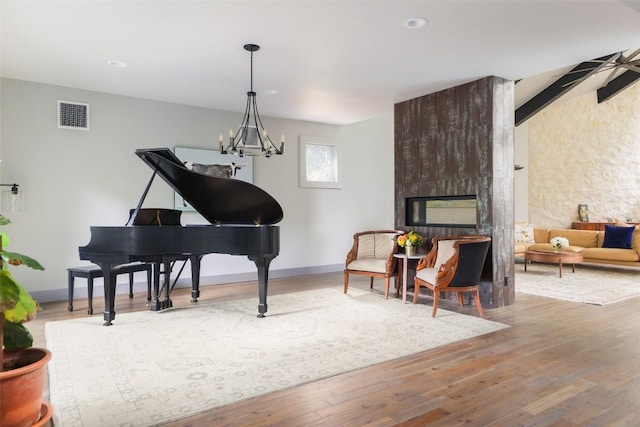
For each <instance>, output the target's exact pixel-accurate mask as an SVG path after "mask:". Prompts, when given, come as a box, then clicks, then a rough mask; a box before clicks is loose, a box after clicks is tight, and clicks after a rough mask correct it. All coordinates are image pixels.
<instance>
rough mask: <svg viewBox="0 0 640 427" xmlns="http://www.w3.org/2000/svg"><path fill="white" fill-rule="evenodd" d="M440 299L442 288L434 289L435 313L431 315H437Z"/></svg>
mask: <svg viewBox="0 0 640 427" xmlns="http://www.w3.org/2000/svg"><path fill="white" fill-rule="evenodd" d="M438 301H440V289H438V288H434V289H433V313H431V317H436V311H438Z"/></svg>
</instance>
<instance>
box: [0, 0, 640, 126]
mask: <svg viewBox="0 0 640 427" xmlns="http://www.w3.org/2000/svg"><path fill="white" fill-rule="evenodd" d="M411 17H424V18H426V19H427V20H428V21H429V23H428V25H427V26H426V27H424V28H421V29H414V30H410V29H407V28H405V27H404V26H403V22H404V21H405V20H406V19H408V18H411ZM0 25H1V27H0V42H1V45H0V48H1V59H0V61H1V63H0V71H1V75H2V77H7V78H13V79H21V80H29V81H34V82H41V83H47V84H54V85H61V86H69V87H74V88H80V89H88V90H93V91H100V92H107V93H113V94H119V95H128V96H135V97H141V98H148V99H154V100H161V101H169V102H176V103H181V104H188V105H194V106H202V107H209V108H215V109H221V110H229V111H244V105H245V102H246V95H245V94H246V92H247V91H248V90H249V80H250V79H249V53H248V52H246V51H245V50H244V49H243V48H242V46H243V45H244V44H246V43H256V44H259V45H261V46H262V48H261V49H260V51H259V52H256V53H255V54H254V90H255V91H256V92H257V93H258V97H257V99H258V107H259V109H260V114H261V115H262V116H273V117H283V118H292V119H299V120H309V121H315V122H324V123H335V124H346V123H352V122H355V121H360V120H364V119H367V118H371V117H376V116H379V115H382V114H385V113H388V112H391V111H392V110H393V104H394V103H396V102H400V101H405V100H407V99H411V98H415V97H418V96H422V95H425V94H428V93H432V92H435V91H438V90H442V89H445V88H448V87H452V86H456V85H459V84H462V83H465V82H469V81H472V80H476V79H479V78H482V77H485V76H488V75H496V76H499V77H503V78H506V79H513V80H518V79H523V78H528V77H531V76H536V75H539V74H541V73H544V72H547V71H549V70H557V69H559V68H562V67H569V66H571V65H575V64H578V63H580V62H582V61H585V60H589V59H592V58H597V57H600V56H603V55H606V54H610V53H613V52H616V51H623V50H627V49H631V48H634V47H636V46H640V0H637V1H624V2H622V1H616V0H600V1H577V0H576V1H558V0H556V1H542V0H541V1H538V0H531V1H526V0H521V1H482V0H477V1H455V0H447V1H362V0H360V1H356V0H352V1H305V0H299V1H266V0H264V1H242V0H235V1H187V0H177V1H141V0H133V1H55V0H45V1H30V0H16V1H11V0H2V1H1V2H0ZM109 60H120V61H123V62H125V63H127V65H128V67H127V68H114V67H110V66H109V65H107V62H108V61H109ZM555 73H556V74H557V72H555ZM603 74H604V73H603ZM550 75H551V76H553V75H554V72H552V73H550ZM549 79H550V77H549V75H548V76H547V77H546V80H549ZM528 81H529V80H528V79H526V80H525V81H523V82H521V83H522V84H521V83H519V84H518V85H516V95H517V99H516V106H518V105H520V104H521V103H522V102H524V101H526V100H527V99H528V97H530V96H531V95H532V94H534V93H535V92H536V91H538V90H539V89H541V88H542V87H544V85H545V84H548V83H550V81H548V82H546V83H541V82H537V83H536V84H533V85H529V86H531V87H528V86H527V84H525V82H528ZM581 86H582V85H581ZM266 89H277V90H278V91H279V93H278V94H276V95H267V94H265V93H264V90H266Z"/></svg>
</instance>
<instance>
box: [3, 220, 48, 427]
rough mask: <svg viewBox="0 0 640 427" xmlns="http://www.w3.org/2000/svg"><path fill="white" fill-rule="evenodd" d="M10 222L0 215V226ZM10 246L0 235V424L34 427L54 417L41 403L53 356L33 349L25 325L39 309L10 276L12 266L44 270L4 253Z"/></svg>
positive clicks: (28, 260) (33, 262)
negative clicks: (42, 419) (47, 367)
mask: <svg viewBox="0 0 640 427" xmlns="http://www.w3.org/2000/svg"><path fill="white" fill-rule="evenodd" d="M10 222H11V221H9V219H8V218H6V217H4V216H2V215H0V226H4V225H7V224H9V223H10ZM8 244H9V237H8V236H7V235H6V234H5V233H3V232H0V255H1V257H0V338H2V340H1V342H2V347H1V348H0V408H1V409H2V410H1V411H0V425H1V426H3V427H9V426H31V425H33V424H35V423H36V422H38V421H39V420H41V418H43V417H44V416H49V417H50V416H51V409H50V407H49V406H48V405H44V406H43V404H42V391H43V389H44V381H45V376H46V364H47V362H48V361H49V360H50V359H51V353H50V352H49V351H48V350H47V349H44V348H35V347H32V346H33V337H32V336H31V333H30V332H29V330H28V329H27V328H26V327H25V326H24V323H25V322H28V321H29V320H31V319H33V318H34V317H35V315H36V313H37V312H38V310H39V306H38V303H37V301H35V300H34V299H33V298H32V297H31V295H30V294H29V292H27V290H26V289H25V288H24V287H23V286H22V285H21V284H20V283H19V282H18V281H16V280H15V279H14V277H13V276H12V275H11V272H10V271H9V266H10V265H11V266H19V265H25V266H27V267H30V268H34V269H36V270H44V267H42V265H40V263H39V262H38V261H36V260H35V259H33V258H31V257H28V256H26V255H23V254H20V253H16V252H9V251H6V250H4V248H5V247H6V246H7V245H8ZM43 409H44V410H43ZM43 412H47V413H48V414H46V415H45V414H44V413H43Z"/></svg>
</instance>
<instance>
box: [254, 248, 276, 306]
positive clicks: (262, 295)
mask: <svg viewBox="0 0 640 427" xmlns="http://www.w3.org/2000/svg"><path fill="white" fill-rule="evenodd" d="M273 258H275V256H259V257H251V256H250V257H249V259H250V260H251V261H253V262H255V263H256V267H258V298H259V304H258V317H264V314H265V313H266V312H267V287H268V282H269V264H271V260H273Z"/></svg>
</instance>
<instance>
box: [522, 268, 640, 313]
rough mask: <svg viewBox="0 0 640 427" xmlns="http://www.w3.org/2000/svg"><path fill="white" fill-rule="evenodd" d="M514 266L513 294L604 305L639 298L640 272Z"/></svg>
mask: <svg viewBox="0 0 640 427" xmlns="http://www.w3.org/2000/svg"><path fill="white" fill-rule="evenodd" d="M558 276H559V275H558V266H557V265H547V264H529V265H528V266H527V271H526V272H525V271H524V265H523V264H516V278H515V279H516V282H515V287H516V292H522V293H525V294H533V295H539V296H543V297H549V298H555V299H561V300H566V301H574V302H582V303H587V304H595V305H605V304H611V303H614V302H618V301H622V300H625V299H627V298H633V297H636V296H639V295H640V269H632V268H631V267H630V268H627V269H621V268H614V267H610V266H608V267H607V266H590V265H577V266H576V272H575V273H572V272H571V266H563V268H562V278H560V277H558Z"/></svg>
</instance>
